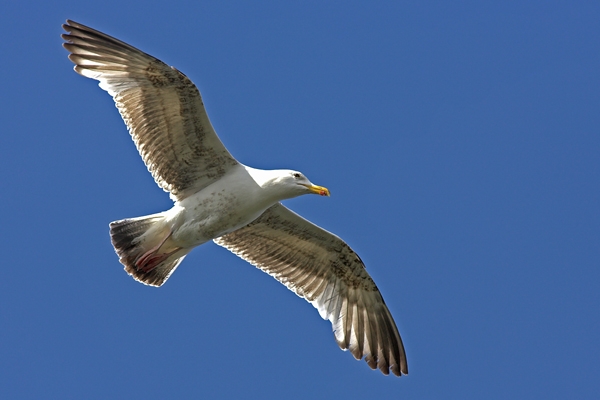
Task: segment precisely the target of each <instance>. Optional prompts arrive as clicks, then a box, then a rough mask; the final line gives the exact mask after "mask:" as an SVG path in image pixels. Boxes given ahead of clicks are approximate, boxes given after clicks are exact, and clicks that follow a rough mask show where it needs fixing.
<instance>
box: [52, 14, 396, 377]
mask: <svg viewBox="0 0 600 400" xmlns="http://www.w3.org/2000/svg"><path fill="white" fill-rule="evenodd" d="M62 27H63V29H64V30H65V31H66V32H67V33H66V34H63V35H62V38H63V39H64V40H65V43H63V46H64V47H65V48H66V49H67V50H68V51H69V52H70V54H69V59H70V60H71V61H72V62H73V63H75V68H74V69H75V71H76V72H77V73H79V74H80V75H83V76H85V77H87V78H91V79H95V80H97V81H99V86H100V87H101V88H102V89H104V90H105V91H107V92H108V93H109V94H110V95H111V96H112V97H113V99H114V101H115V104H116V106H117V108H118V110H119V112H120V113H121V116H122V117H123V120H124V121H125V124H126V125H127V128H128V129H129V133H130V134H131V137H132V139H133V141H134V143H135V145H136V147H137V149H138V151H139V153H140V155H141V156H142V159H143V161H144V163H145V164H146V166H147V167H148V170H149V171H150V173H151V174H152V177H153V178H154V180H155V181H156V183H157V184H158V186H160V187H161V188H162V189H164V190H165V191H166V192H169V193H170V196H171V198H172V200H173V201H174V206H173V208H171V209H170V210H167V211H164V212H160V213H157V214H152V215H147V216H143V217H137V218H128V219H124V220H120V221H114V222H111V223H110V237H111V241H112V244H113V246H114V248H115V251H116V253H117V255H118V256H119V260H120V262H121V263H122V264H123V265H124V266H125V270H126V271H127V273H129V274H130V275H131V276H132V277H133V278H134V279H136V280H138V281H140V282H142V283H144V284H146V285H151V286H161V285H162V284H164V283H165V281H166V280H167V279H168V278H169V277H170V276H171V274H172V273H173V271H175V269H176V268H177V266H178V265H179V264H180V263H181V261H182V260H183V259H184V258H185V256H186V255H187V254H188V253H189V252H190V251H191V250H192V249H193V248H194V247H196V246H199V245H201V244H203V243H205V242H208V241H210V240H212V241H214V242H215V243H216V244H218V245H220V246H223V247H225V248H227V249H229V250H230V251H231V252H233V253H234V254H236V255H238V256H239V257H241V258H243V259H244V260H246V261H248V262H250V263H251V264H253V265H255V266H256V267H258V268H260V269H261V270H263V271H264V272H266V273H268V274H269V275H271V276H273V277H274V278H275V279H277V280H278V281H279V282H281V283H282V284H284V285H285V286H286V287H287V288H288V289H290V290H292V291H293V292H294V293H296V294H297V295H298V296H300V297H303V298H304V299H306V300H307V301H308V302H310V303H311V304H312V305H313V306H314V307H315V308H316V309H317V310H318V311H319V314H320V315H321V317H322V318H323V319H327V320H329V321H330V322H331V324H332V326H333V331H334V335H335V339H336V341H337V343H338V345H339V346H340V348H341V349H342V350H350V352H351V353H352V355H353V356H354V357H355V358H356V359H358V360H360V359H362V358H364V359H365V361H366V362H367V364H368V365H369V367H371V368H372V369H375V368H379V370H381V372H383V373H384V374H385V375H388V374H389V373H390V371H391V372H392V373H393V374H394V375H397V376H401V375H403V374H404V375H406V374H408V365H407V362H406V354H405V351H404V346H403V344H402V339H401V338H400V334H399V333H398V328H397V327H396V323H395V322H394V319H393V318H392V315H391V314H390V311H389V310H388V308H387V306H386V305H385V302H384V301H383V298H382V297H381V293H380V292H379V289H377V286H376V285H375V283H374V282H373V279H371V277H370V276H369V274H368V273H367V271H366V269H365V266H364V264H363V262H362V261H361V259H360V258H359V257H358V255H357V254H356V253H355V252H354V251H353V250H352V249H351V248H350V247H349V246H348V245H347V244H346V243H345V242H344V241H343V240H342V239H340V238H339V237H337V236H336V235H334V234H332V233H330V232H328V231H326V230H324V229H323V228H321V227H319V226H317V225H315V224H313V223H311V222H309V221H307V220H306V219H304V218H302V217H301V216H299V215H297V214H296V213H294V212H292V211H291V210H289V209H288V208H286V207H285V206H284V205H282V204H281V203H280V201H282V200H285V199H290V198H293V197H297V196H300V195H303V194H318V195H321V196H329V190H327V188H325V187H322V186H317V185H315V184H313V183H312V182H311V181H309V180H308V178H307V177H306V176H304V175H303V174H302V173H301V172H298V171H293V170H261V169H256V168H251V167H248V166H246V165H243V164H241V163H240V162H238V161H237V160H236V159H235V158H234V157H233V156H232V155H231V154H230V153H229V151H227V149H226V148H225V146H224V145H223V143H221V141H220V140H219V137H218V136H217V134H216V132H215V130H214V129H213V127H212V125H211V123H210V120H209V119H208V115H207V113H206V110H205V108H204V104H203V102H202V97H201V96H200V92H199V91H198V88H196V86H195V85H194V84H193V83H192V81H190V80H189V79H188V78H187V77H186V76H185V75H184V74H183V73H181V72H179V71H178V70H177V69H175V68H173V67H169V66H168V65H167V64H165V63H163V62H162V61H160V60H159V59H157V58H155V57H153V56H151V55H149V54H146V53H144V52H142V51H141V50H138V49H136V48H135V47H133V46H130V45H128V44H127V43H124V42H122V41H120V40H118V39H115V38H113V37H111V36H109V35H106V34H104V33H102V32H99V31H97V30H94V29H92V28H90V27H87V26H85V25H82V24H79V23H77V22H74V21H71V20H67V23H66V24H64V25H63V26H62Z"/></svg>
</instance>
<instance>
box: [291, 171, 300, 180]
mask: <svg viewBox="0 0 600 400" xmlns="http://www.w3.org/2000/svg"><path fill="white" fill-rule="evenodd" d="M292 176H293V177H294V178H296V179H298V178H300V177H301V176H302V175H300V174H299V173H298V172H294V173H293V174H292Z"/></svg>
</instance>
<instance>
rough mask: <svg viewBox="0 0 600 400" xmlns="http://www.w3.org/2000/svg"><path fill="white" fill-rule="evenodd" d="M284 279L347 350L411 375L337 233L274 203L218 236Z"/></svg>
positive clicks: (375, 294) (369, 285)
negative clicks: (260, 213)
mask: <svg viewBox="0 0 600 400" xmlns="http://www.w3.org/2000/svg"><path fill="white" fill-rule="evenodd" d="M215 243H217V244H219V245H221V246H223V247H225V248H227V249H229V250H230V251H232V252H233V253H235V254H237V255H238V256H240V257H241V258H243V259H245V260H247V261H248V262H250V263H252V264H253V265H255V266H257V267H258V268H260V269H262V270H263V271H264V272H266V273H268V274H269V275H271V276H273V277H274V278H275V279H277V280H278V281H279V282H281V283H283V284H284V285H285V286H287V287H288V288H289V289H290V290H292V291H294V292H295V293H296V294H297V295H298V296H300V297H303V298H305V299H306V300H308V301H309V302H310V303H311V304H312V305H313V306H314V307H315V308H317V309H318V310H319V313H320V314H321V317H323V319H328V320H329V321H331V323H332V325H333V330H334V333H335V338H336V341H337V343H338V345H339V346H340V348H342V349H343V350H346V349H349V350H350V352H351V353H352V354H353V355H354V357H355V358H356V359H361V358H363V357H365V361H366V362H367V363H368V364H369V366H370V367H371V368H373V369H375V368H379V369H380V370H381V371H382V372H383V373H384V374H386V375H387V374H389V371H390V370H391V371H392V373H394V374H395V375H398V376H400V375H402V374H408V365H407V363H406V355H405V352H404V346H403V345H402V339H400V334H399V333H398V328H397V327H396V324H395V323H394V319H393V318H392V315H391V314H390V311H389V310H388V308H387V306H386V305H385V302H384V301H383V298H382V297H381V293H380V292H379V290H378V289H377V286H376V285H375V283H374V282H373V280H372V279H371V277H370V276H369V274H368V273H367V271H366V270H365V267H364V264H363V262H362V261H361V259H360V258H359V257H358V255H357V254H356V253H355V252H354V251H353V250H352V249H351V248H350V247H349V246H348V245H347V244H346V243H345V242H344V241H342V240H341V239H340V238H339V237H337V236H335V235H333V234H331V233H329V232H327V231H325V230H323V229H321V228H320V227H318V226H316V225H314V224H312V223H311V222H309V221H307V220H305V219H304V218H302V217H300V216H299V215H297V214H295V213H294V212H292V211H290V210H289V209H287V208H286V207H284V206H283V205H281V204H279V203H278V204H275V205H274V206H272V207H271V208H269V209H268V210H267V211H265V212H264V213H263V214H262V215H261V216H260V217H259V218H258V219H256V220H255V221H254V222H252V223H250V224H249V225H247V226H245V227H243V228H241V229H238V230H237V231H234V232H232V233H229V234H227V235H224V236H221V237H219V238H217V239H215Z"/></svg>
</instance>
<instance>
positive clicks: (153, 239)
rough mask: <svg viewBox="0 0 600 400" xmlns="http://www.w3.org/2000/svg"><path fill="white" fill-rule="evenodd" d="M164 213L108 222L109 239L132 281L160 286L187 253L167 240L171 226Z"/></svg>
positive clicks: (186, 250)
mask: <svg viewBox="0 0 600 400" xmlns="http://www.w3.org/2000/svg"><path fill="white" fill-rule="evenodd" d="M164 218H165V217H164V215H163V214H154V215H148V216H145V217H138V218H128V219H123V220H120V221H114V222H111V223H110V239H111V241H112V244H113V246H114V248H115V251H116V252H117V254H118V256H119V261H121V264H123V265H124V266H125V271H127V273H128V274H129V275H131V276H132V277H133V278H134V279H135V280H137V281H140V282H142V283H145V284H146V285H151V286H161V285H162V284H163V283H165V281H166V280H167V279H169V276H171V274H172V273H173V271H175V268H177V266H178V265H179V263H180V262H181V261H182V260H183V258H184V257H185V256H186V255H187V253H188V252H189V249H184V248H181V247H176V246H173V245H172V244H170V243H169V238H170V237H171V229H170V227H169V225H168V224H165V223H164Z"/></svg>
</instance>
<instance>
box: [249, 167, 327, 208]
mask: <svg viewBox="0 0 600 400" xmlns="http://www.w3.org/2000/svg"><path fill="white" fill-rule="evenodd" d="M246 169H247V170H248V172H249V173H250V175H252V178H254V180H255V181H256V183H258V184H259V185H260V187H262V188H263V189H264V190H266V191H268V192H269V193H271V194H272V195H273V197H275V198H276V199H277V200H278V201H279V200H285V199H291V198H292V197H297V196H301V195H303V194H318V195H320V196H329V190H328V189H327V188H325V187H323V186H317V185H314V184H313V183H312V182H311V181H309V180H308V178H307V177H306V176H304V174H303V173H301V172H298V171H293V170H289V169H275V170H260V169H254V168H246Z"/></svg>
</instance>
